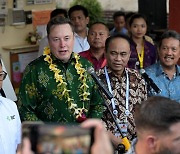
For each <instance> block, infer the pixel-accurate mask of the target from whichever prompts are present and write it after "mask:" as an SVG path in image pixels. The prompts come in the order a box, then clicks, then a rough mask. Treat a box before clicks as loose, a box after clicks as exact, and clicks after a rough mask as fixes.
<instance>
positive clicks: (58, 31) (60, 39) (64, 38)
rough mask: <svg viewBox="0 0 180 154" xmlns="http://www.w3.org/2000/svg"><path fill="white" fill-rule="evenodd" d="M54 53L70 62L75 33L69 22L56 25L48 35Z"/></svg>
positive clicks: (62, 59) (64, 60)
mask: <svg viewBox="0 0 180 154" xmlns="http://www.w3.org/2000/svg"><path fill="white" fill-rule="evenodd" d="M48 40H49V46H50V49H51V52H52V54H53V55H54V56H55V57H56V58H58V59H60V60H61V61H63V62H65V63H66V62H68V60H69V59H70V56H71V53H72V51H73V45H74V34H73V32H72V29H71V26H70V25H69V24H62V25H55V26H52V27H51V29H50V34H49V37H48Z"/></svg>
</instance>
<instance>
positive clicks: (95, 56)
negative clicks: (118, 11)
mask: <svg viewBox="0 0 180 154" xmlns="http://www.w3.org/2000/svg"><path fill="white" fill-rule="evenodd" d="M108 37H109V29H108V27H107V26H106V25H105V24H104V23H102V22H95V23H93V24H92V25H91V27H90V28H89V32H88V42H89V44H90V49H89V50H87V51H83V52H81V53H79V54H80V55H81V56H82V57H84V58H86V59H88V60H89V61H90V62H91V63H92V64H93V66H94V68H95V70H98V69H100V68H103V67H104V66H105V65H106V58H105V55H104V54H105V41H106V39H107V38H108Z"/></svg>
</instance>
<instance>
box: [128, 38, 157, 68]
mask: <svg viewBox="0 0 180 154" xmlns="http://www.w3.org/2000/svg"><path fill="white" fill-rule="evenodd" d="M156 59H157V50H156V47H155V46H154V45H152V44H151V43H150V42H148V41H146V40H144V63H143V67H144V68H146V67H148V66H150V65H152V64H154V63H155V62H156ZM137 61H139V59H138V54H137V51H136V44H135V42H133V41H132V40H131V56H130V59H129V62H128V67H129V68H133V69H139V66H136V64H137V63H136V62H137Z"/></svg>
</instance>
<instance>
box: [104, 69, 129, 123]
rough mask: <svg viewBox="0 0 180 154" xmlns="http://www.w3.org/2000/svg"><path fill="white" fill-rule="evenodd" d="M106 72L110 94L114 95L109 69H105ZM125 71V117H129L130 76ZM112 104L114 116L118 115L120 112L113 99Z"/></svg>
mask: <svg viewBox="0 0 180 154" xmlns="http://www.w3.org/2000/svg"><path fill="white" fill-rule="evenodd" d="M104 70H105V75H106V81H107V85H108V89H109V91H110V93H111V94H112V88H111V83H110V79H109V75H108V72H107V68H106V67H105V68H104ZM125 71H126V110H125V115H126V117H127V116H128V115H129V75H128V71H127V70H126V69H125ZM111 104H112V108H113V114H115V115H117V114H118V111H117V110H116V106H115V102H114V98H112V99H111ZM126 120H127V118H126Z"/></svg>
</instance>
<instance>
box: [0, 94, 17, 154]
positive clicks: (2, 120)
mask: <svg viewBox="0 0 180 154" xmlns="http://www.w3.org/2000/svg"><path fill="white" fill-rule="evenodd" d="M20 142H21V121H20V117H19V113H18V110H17V106H16V104H15V103H14V102H13V101H11V100H10V99H7V98H4V97H2V96H0V154H15V153H16V149H17V146H18V144H20Z"/></svg>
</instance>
